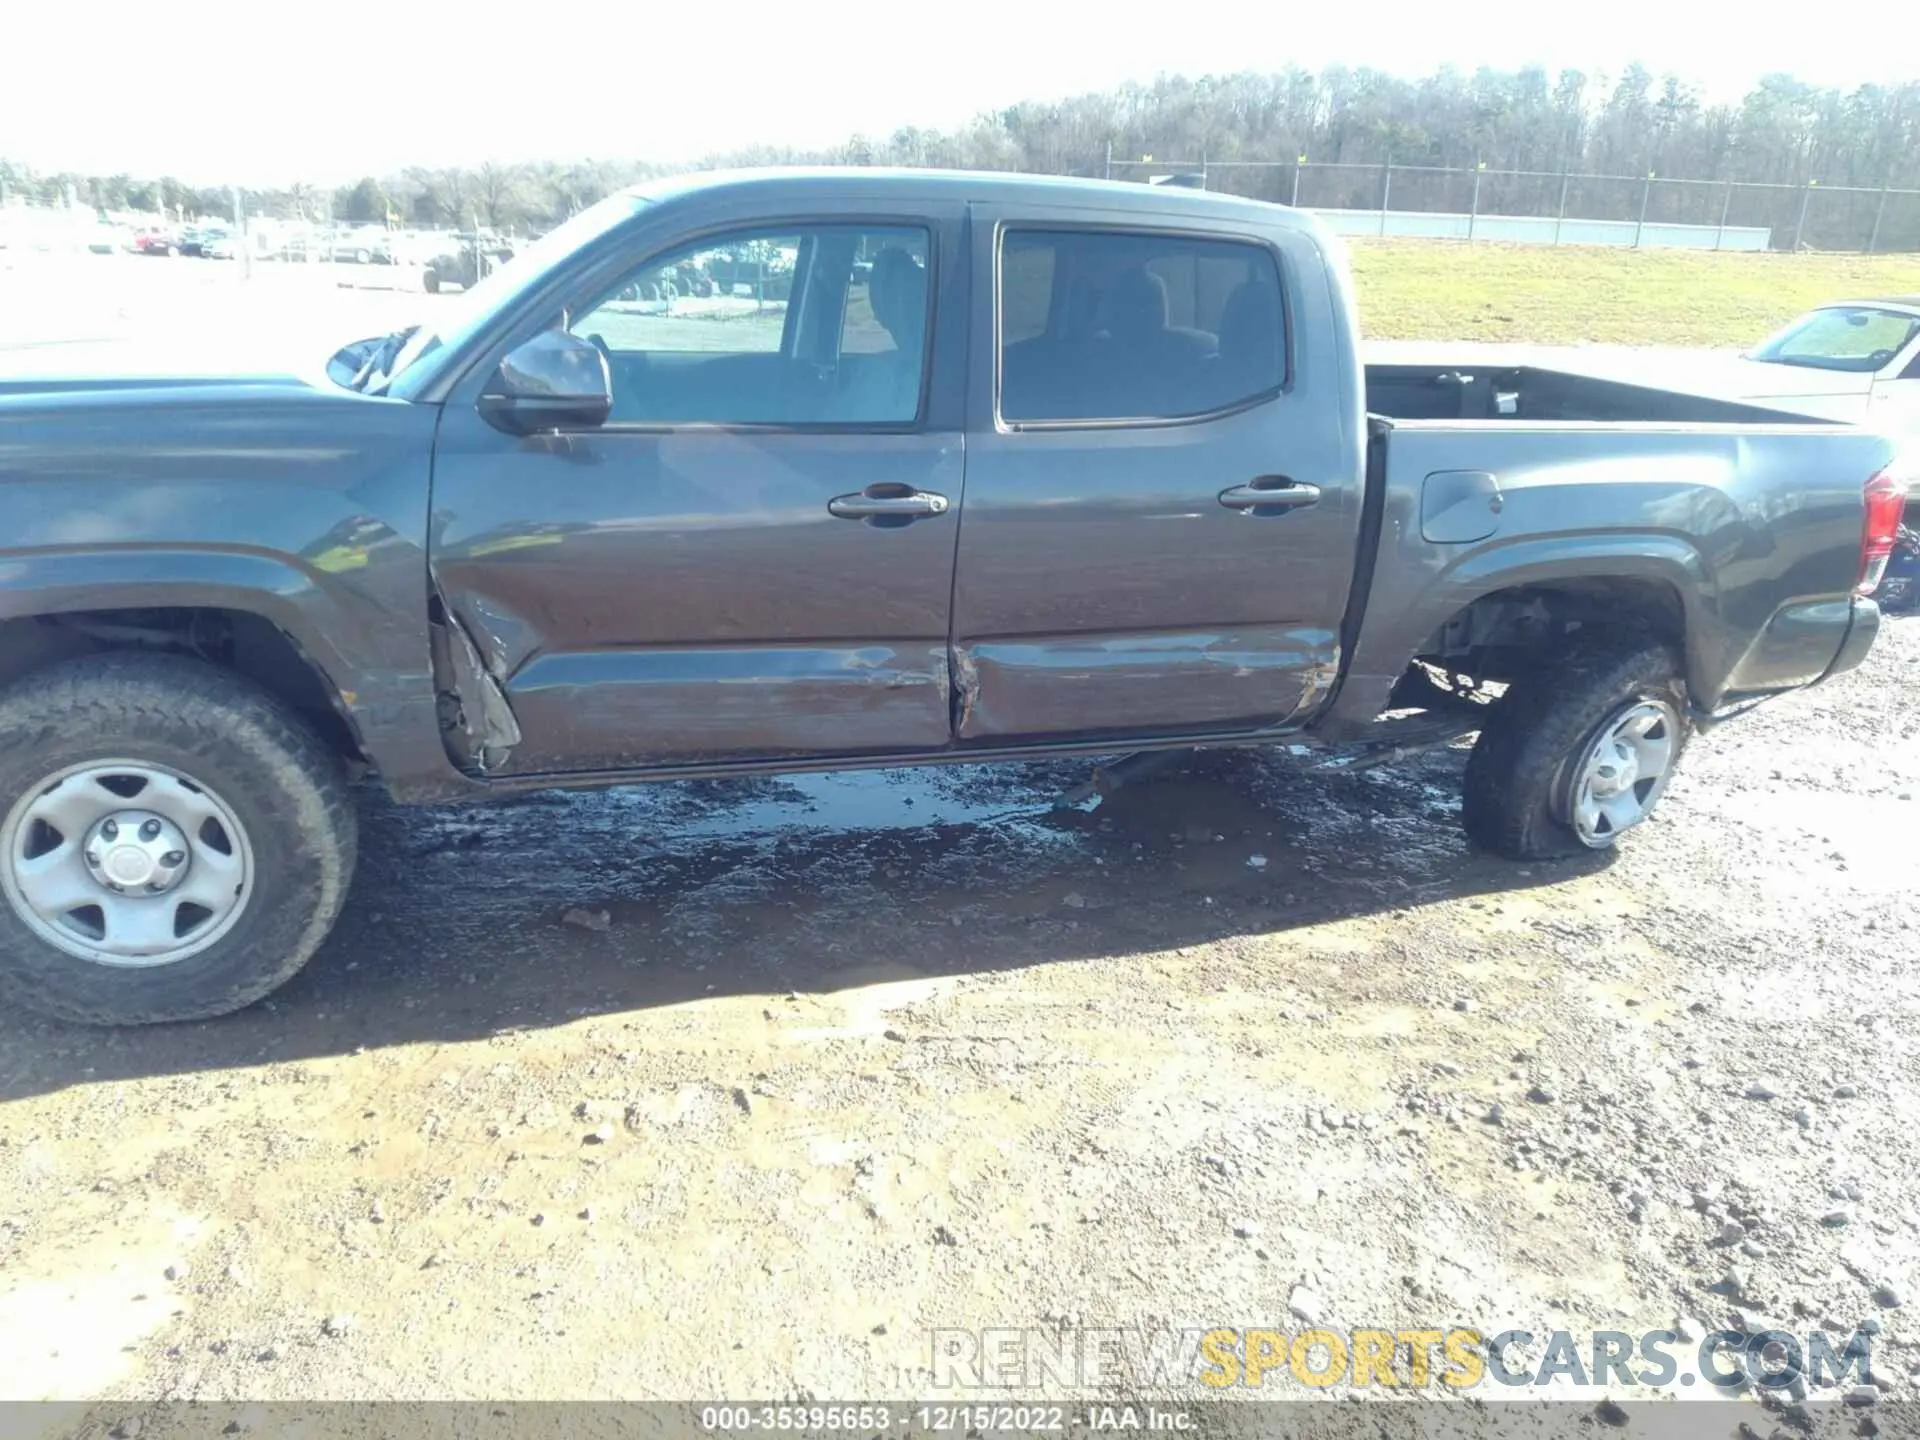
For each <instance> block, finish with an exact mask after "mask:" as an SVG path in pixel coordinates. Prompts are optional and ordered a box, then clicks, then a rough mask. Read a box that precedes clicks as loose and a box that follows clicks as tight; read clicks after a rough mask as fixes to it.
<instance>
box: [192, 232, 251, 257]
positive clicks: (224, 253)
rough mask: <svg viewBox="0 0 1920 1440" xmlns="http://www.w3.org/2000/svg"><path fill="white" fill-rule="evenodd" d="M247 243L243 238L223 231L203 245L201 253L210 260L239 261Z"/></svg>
mask: <svg viewBox="0 0 1920 1440" xmlns="http://www.w3.org/2000/svg"><path fill="white" fill-rule="evenodd" d="M245 243H246V242H245V241H244V240H243V239H242V237H240V236H238V235H235V234H233V233H231V232H230V231H226V230H222V231H220V232H219V233H218V234H217V235H214V236H213V237H212V238H211V239H208V240H206V241H204V242H203V243H202V245H201V247H200V253H201V254H202V255H204V256H206V258H207V259H209V260H237V259H239V258H240V252H241V250H242V249H243V248H245Z"/></svg>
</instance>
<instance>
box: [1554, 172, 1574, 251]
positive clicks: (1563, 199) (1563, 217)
mask: <svg viewBox="0 0 1920 1440" xmlns="http://www.w3.org/2000/svg"><path fill="white" fill-rule="evenodd" d="M1572 178H1573V176H1572V175H1571V174H1569V173H1568V172H1567V171H1565V170H1562V171H1561V172H1560V208H1559V209H1558V210H1556V211H1555V212H1554V215H1553V243H1554V244H1556V245H1558V244H1559V243H1560V227H1561V226H1562V225H1564V224H1566V223H1567V182H1568V181H1570V180H1571V179H1572Z"/></svg>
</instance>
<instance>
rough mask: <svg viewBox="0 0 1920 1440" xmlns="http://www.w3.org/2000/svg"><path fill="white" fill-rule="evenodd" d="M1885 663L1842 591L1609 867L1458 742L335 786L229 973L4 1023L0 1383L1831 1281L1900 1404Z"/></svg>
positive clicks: (700, 1369) (21, 1394)
mask: <svg viewBox="0 0 1920 1440" xmlns="http://www.w3.org/2000/svg"><path fill="white" fill-rule="evenodd" d="M1916 695H1920V624H1916V623H1914V622H1905V623H1895V624H1891V625H1890V626H1889V633H1888V634H1887V635H1886V637H1885V639H1884V640H1883V643H1882V644H1881V645H1880V646H1879V647H1878V648H1877V649H1876V651H1875V653H1874V655H1873V657H1872V659H1871V661H1870V662H1869V664H1868V665H1867V666H1866V667H1865V668H1864V669H1862V670H1861V671H1860V672H1858V673H1857V674H1855V675H1852V676H1849V677H1846V678H1845V679H1843V680H1841V681H1838V682H1835V683H1834V684H1832V685H1829V686H1827V687H1824V688H1822V689H1820V690H1817V691H1814V692H1810V693H1807V694H1802V695H1798V696H1794V697H1789V698H1786V699H1783V700H1781V701H1778V702H1776V703H1773V704H1770V705H1768V706H1765V707H1763V708H1762V709H1761V710H1759V711H1758V712H1757V713H1755V714H1753V715H1752V716H1750V717H1747V718H1746V719H1743V720H1742V721H1740V722H1739V723H1738V724H1736V725H1731V726H1728V727H1726V728H1725V729H1723V730H1720V731H1716V732H1715V733H1713V734H1711V735H1710V736H1707V737H1704V738H1703V739H1701V740H1699V741H1698V742H1697V743H1696V745H1695V747H1694V748H1693V750H1692V751H1691V753H1690V755H1689V758H1688V763H1687V765H1686V768H1685V770H1684V772H1683V776H1682V778H1681V780H1680V781H1679V782H1678V783H1677V784H1676V786H1675V788H1674V790H1673V791H1672V792H1671V793H1670V795H1669V797H1668V799H1667V801H1666V804H1665V806H1664V808H1663V811H1662V814H1661V817H1660V819H1659V820H1658V821H1657V822H1656V823H1655V824H1653V825H1651V826H1650V827H1648V828H1647V829H1645V830H1644V831H1643V832H1641V833H1639V834H1637V835H1636V836H1635V837H1633V841H1632V843H1631V844H1630V845H1628V846H1627V847H1625V848H1624V849H1623V851H1622V853H1621V854H1620V855H1619V856H1618V857H1617V858H1616V859H1614V860H1613V861H1612V863H1594V862H1583V863H1572V864H1565V865H1550V866H1549V865H1540V866H1531V867H1514V866H1512V865H1509V864H1505V863H1502V862H1498V861H1494V860H1491V859H1488V858H1485V857H1481V856H1477V855H1475V854H1472V853H1470V852H1469V850H1468V849H1467V848H1466V846H1465V844H1464V843H1463V841H1462V839H1461V837H1460V835H1459V832H1458V826H1457V808H1458V807H1457V800H1456V798H1455V797H1456V791H1457V781H1458V773H1459V769H1460V766H1461V763H1462V760H1463V754H1462V753H1461V752H1459V751H1450V752H1442V753H1440V754H1437V755H1434V756H1431V757H1429V758H1427V759H1426V760H1424V761H1421V762H1419V763H1417V764H1409V765H1406V766H1402V767H1399V768H1396V769H1392V770H1387V771H1379V772H1374V773H1372V774H1368V775H1360V776H1354V775H1348V776H1327V775H1320V776H1303V775H1301V774H1300V773H1298V771H1296V770H1294V769H1290V768H1289V766H1288V765H1287V764H1286V763H1285V761H1284V760H1283V759H1281V758H1280V757H1278V756H1274V755H1268V754H1255V753H1223V754H1215V755H1206V756H1200V757H1196V758H1194V759H1192V760H1191V761H1190V762H1187V763H1184V764H1182V765H1180V766H1178V767H1176V768H1174V769H1173V770H1171V771H1169V772H1167V773H1165V774H1163V775H1161V776H1159V777H1156V778H1154V779H1152V780H1149V781H1144V782H1142V783H1140V784H1139V785H1137V786H1136V787H1133V788H1129V789H1125V790H1122V791H1121V792H1119V793H1118V794H1116V795H1115V796H1113V797H1111V798H1110V799H1108V800H1107V801H1106V802H1104V803H1102V804H1101V805H1100V806H1099V807H1098V808H1097V809H1095V810H1093V811H1092V812H1091V813H1074V812H1068V813H1065V814H1061V813H1054V812H1050V811H1049V808H1048V807H1049V805H1050V803H1051V801H1052V800H1053V798H1054V796H1055V795H1056V794H1057V793H1058V792H1059V791H1060V790H1061V789H1062V788H1063V787H1064V786H1065V785H1067V784H1070V783H1072V782H1073V781H1074V780H1077V779H1079V778H1081V776H1082V774H1083V771H1082V770H1081V768H1079V767H1077V766H1065V765H1061V766H1023V767H993V768H981V769H972V770H966V769H959V770H950V771H925V772H890V773H884V774H872V775H865V776H853V777H840V778H835V779H826V778H806V779H799V780H795V781H792V782H787V781H769V782H764V783H753V784H728V785H718V784H715V785H676V786H671V787H659V788H652V789H640V790H633V791H628V792H625V793H620V794H608V795H558V796H544V797H538V798H534V799H530V800H527V801H525V802H523V803H517V804H512V805H506V806H501V807H498V808H491V809H474V810H462V811H447V812H406V811H399V810H395V809H392V808H384V807H379V806H376V807H375V808H374V809H373V810H371V811H370V813H369V815H368V819H367V824H366V829H365V840H364V850H363V860H362V868H361V872H360V877H359V881H358V883H357V886H356V889H355V892H354V896H353V900H352V902H351V906H350V909H349V912H348V914H347V915H346V917H345V919H344V921H343V923H342V925H341V927H340V929H339V932H338V934H337V935H336V937H335V938H334V939H333V940H332V941H331V942H330V943H329V944H328V946H327V947H326V948H325V950H324V951H323V952H322V954H321V955H320V957H319V958H318V959H317V960H316V962H315V963H314V965H313V966H312V967H311V969H310V970H309V971H308V972H306V974H304V975H303V976H302V977H301V978H300V979H298V980H297V981H296V982H295V983H294V984H293V985H292V986H290V987H289V988H288V989H286V990H285V991H284V992H282V993H281V994H280V995H279V996H277V997H276V998H275V999H274V1000H272V1001H271V1002H270V1003H268V1004H266V1005H263V1006H260V1007H258V1008H256V1009H254V1010H252V1011H249V1012H247V1013H245V1014H242V1015H239V1016H235V1017H231V1018H229V1019H226V1020H223V1021H219V1022H217V1023H211V1024H205V1025H192V1026H182V1027H175V1028H169V1029H162V1030H154V1031H144V1032H117V1033H102V1032H92V1031H84V1030H77V1029H68V1028H63V1027H58V1026H54V1025H51V1024H43V1023H41V1022H38V1021H36V1020H34V1019H31V1018H28V1017H24V1016H18V1015H13V1016H6V1017H0V1092H3V1093H4V1096H5V1103H4V1105H0V1335H4V1336H5V1337H7V1340H6V1343H5V1345H4V1346H0V1397H12V1398H33V1397H39V1396H54V1397H62V1398H68V1399H92V1398H99V1397H107V1398H115V1399H138V1398H149V1399H150V1398H161V1397H173V1398H196V1397H197V1398H200V1399H216V1400H225V1399H262V1400H272V1399H279V1398H298V1399H322V1398H356V1397H384V1398H401V1399H406V1398H416V1399H422V1398H434V1397H486V1398H492V1399H500V1400H509V1399H540V1398H572V1397H679V1398H686V1397H695V1396H710V1397H717V1396H736V1397H738V1396H753V1397H767V1396H775V1397H817V1398H821V1399H872V1398H896V1399H906V1398H916V1397H917V1398H923V1399H924V1398H927V1397H928V1395H929V1393H930V1389H929V1387H930V1382H931V1376H930V1373H929V1367H930V1365H931V1363H932V1359H933V1357H932V1354H931V1343H932V1342H931V1340H930V1333H931V1332H933V1331H935V1330H938V1329H948V1328H979V1327H987V1326H994V1327H1034V1328H1038V1329H1042V1330H1048V1331H1059V1330H1061V1329H1069V1330H1071V1329H1075V1328H1081V1327H1107V1326H1114V1327H1123V1328H1128V1329H1139V1330H1141V1331H1144V1332H1154V1331H1160V1330H1165V1329H1173V1330H1181V1329H1186V1328H1197V1329H1207V1328H1212V1327H1217V1326H1225V1327H1235V1328H1246V1327H1255V1326H1275V1327H1278V1328H1282V1329H1287V1328H1297V1327H1298V1326H1299V1325H1300V1324H1301V1323H1302V1318H1301V1317H1302V1316H1303V1314H1305V1313H1306V1312H1308V1311H1311V1312H1312V1317H1313V1318H1314V1319H1316V1320H1318V1321H1320V1322H1322V1323H1324V1324H1327V1325H1330V1326H1333V1327H1335V1328H1347V1327H1353V1326H1374V1325H1377V1326H1382V1327H1386V1328H1406V1327H1445V1326H1448V1325H1450V1324H1455V1323H1465V1324H1469V1325H1472V1326H1475V1327H1478V1328H1481V1329H1483V1330H1486V1331H1489V1332H1491V1331H1492V1330H1494V1329H1496V1328H1499V1327H1503V1326H1508V1325H1512V1326H1517V1327H1521V1328H1527V1329H1531V1330H1534V1331H1536V1332H1544V1331H1550V1330H1553V1329H1567V1330H1573V1331H1576V1332H1582V1333H1584V1332H1586V1331H1590V1330H1594V1329H1618V1330H1627V1331H1639V1330H1647V1329H1654V1328H1661V1327H1668V1326H1672V1325H1674V1324H1675V1323H1676V1322H1677V1321H1678V1320H1679V1319H1680V1318H1681V1317H1687V1318H1688V1320H1689V1321H1698V1322H1700V1323H1702V1324H1704V1325H1705V1326H1706V1327H1708V1328H1717V1327H1719V1326H1722V1325H1725V1324H1727V1323H1729V1322H1730V1321H1736V1320H1738V1321H1741V1322H1743V1323H1745V1324H1747V1325H1749V1326H1752V1325H1761V1324H1776V1325H1780V1326H1783V1327H1785V1328H1788V1329H1794V1330H1799V1331H1802V1332H1804V1331H1806V1330H1808V1329H1811V1328H1814V1327H1818V1326H1828V1327H1831V1328H1833V1329H1834V1330H1836V1331H1840V1332H1844V1333H1851V1331H1852V1329H1853V1327H1855V1326H1856V1325H1858V1324H1861V1323H1862V1322H1874V1323H1877V1324H1879V1325H1880V1326H1882V1327H1883V1328H1882V1331H1881V1334H1880V1335H1879V1337H1878V1340H1877V1341H1876V1344H1877V1345H1878V1347H1879V1349H1878V1351H1877V1354H1876V1360H1875V1369H1876V1373H1877V1374H1879V1375H1880V1376H1881V1378H1882V1379H1883V1381H1885V1382H1886V1383H1887V1384H1889V1385H1890V1386H1891V1387H1892V1393H1893V1397H1894V1398H1901V1397H1910V1396H1913V1395H1914V1394H1915V1393H1916V1392H1915V1387H1914V1385H1913V1384H1912V1383H1910V1381H1909V1379H1908V1372H1909V1369H1910V1368H1911V1367H1912V1366H1914V1365H1915V1363H1916V1362H1920V1350H1916V1349H1915V1348H1913V1347H1914V1343H1915V1341H1916V1339H1920V1332H1916V1331H1915V1329H1914V1326H1913V1321H1912V1318H1911V1317H1912V1315H1913V1313H1914V1311H1913V1304H1914V1288H1915V1286H1916V1285H1920V1256H1917V1247H1920V1195H1916V1193H1915V1190H1914V1188H1913V1184H1912V1181H1913V1177H1914V1176H1915V1175H1916V1174H1920V1146H1917V1145H1916V1140H1915V1136H1914V1131H1913V1128H1912V1123H1911V1117H1912V1116H1913V1115H1914V1114H1916V1113H1920V1068H1917V1067H1916V1063H1915V1061H1916V1042H1917V1041H1920V1005H1917V1004H1916V993H1915V977H1916V972H1917V971H1920V964H1916V961H1917V960H1920V956H1917V955H1916V939H1917V937H1916V932H1915V930H1914V928H1913V916H1914V914H1915V905H1914V901H1915V897H1916V893H1917V892H1920V862H1917V860H1916V855H1917V854H1920V847H1917V846H1916V839H1917V838H1920V800H1916V798H1915V797H1916V794H1917V793H1920V706H1916V705H1915V703H1914V697H1915V696H1916ZM569 912H573V913H572V918H571V919H568V918H567V917H568V916H569ZM1730 1272H1736V1273H1732V1274H1730ZM1730 1291H1737V1293H1728V1292H1730ZM1274 1384H1275V1381H1274V1379H1273V1378H1271V1377H1270V1378H1269V1381H1268V1386H1269V1387H1270V1388H1271V1387H1273V1386H1274ZM1189 1388H1190V1389H1193V1390H1194V1391H1195V1392H1196V1393H1197V1389H1198V1387H1191V1386H1190V1387H1189ZM1292 1393H1304V1392H1302V1391H1300V1389H1299V1387H1297V1386H1294V1387H1293V1389H1292ZM1756 1423H1757V1424H1758V1425H1759V1432H1760V1433H1762V1434H1764V1433H1767V1430H1768V1428H1769V1425H1770V1423H1771V1422H1770V1421H1767V1420H1766V1419H1765V1417H1758V1416H1756Z"/></svg>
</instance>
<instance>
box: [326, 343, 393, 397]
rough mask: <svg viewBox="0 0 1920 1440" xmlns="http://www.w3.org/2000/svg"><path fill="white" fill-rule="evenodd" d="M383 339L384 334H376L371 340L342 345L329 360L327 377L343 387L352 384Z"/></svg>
mask: <svg viewBox="0 0 1920 1440" xmlns="http://www.w3.org/2000/svg"><path fill="white" fill-rule="evenodd" d="M382 339H383V337H382V336H379V335H376V336H374V337H373V338H372V339H371V340H356V341H354V342H353V343H352V344H351V345H342V346H341V347H340V348H339V349H338V350H336V351H334V352H333V358H332V359H331V360H329V361H327V378H328V379H330V380H332V381H333V383H334V384H336V385H339V386H341V387H343V388H345V387H348V386H351V385H352V384H353V381H354V377H355V376H356V375H358V374H359V373H360V371H361V369H362V368H363V367H364V366H365V365H366V363H367V362H368V361H369V360H371V359H372V358H373V357H374V355H375V354H377V353H378V351H379V349H380V344H381V340H382Z"/></svg>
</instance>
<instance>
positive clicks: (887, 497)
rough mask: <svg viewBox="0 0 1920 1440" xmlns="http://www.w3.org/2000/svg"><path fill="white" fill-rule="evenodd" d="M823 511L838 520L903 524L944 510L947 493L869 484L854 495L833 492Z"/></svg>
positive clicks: (906, 486) (908, 486)
mask: <svg viewBox="0 0 1920 1440" xmlns="http://www.w3.org/2000/svg"><path fill="white" fill-rule="evenodd" d="M827 513H828V514H829V515H835V516H838V517H839V518H840V519H842V520H872V521H876V522H879V523H882V524H885V523H887V522H892V523H893V524H896V525H899V524H905V523H906V522H907V521H909V520H918V519H920V518H922V517H923V516H927V515H944V514H946V513H947V497H946V496H944V495H935V494H933V493H931V492H930V491H926V490H915V489H914V488H913V487H912V486H910V485H895V484H880V485H869V486H868V487H867V488H866V489H864V490H862V491H860V492H859V493H858V494H854V495H836V496H834V497H833V499H831V500H829V501H828V502H827Z"/></svg>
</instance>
